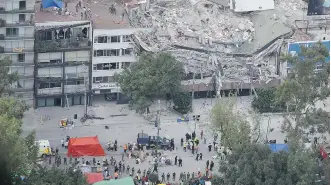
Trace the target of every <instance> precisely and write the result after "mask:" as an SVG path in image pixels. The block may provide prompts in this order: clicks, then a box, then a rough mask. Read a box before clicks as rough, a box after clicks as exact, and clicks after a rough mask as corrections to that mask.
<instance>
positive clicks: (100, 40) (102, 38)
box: [97, 36, 107, 43]
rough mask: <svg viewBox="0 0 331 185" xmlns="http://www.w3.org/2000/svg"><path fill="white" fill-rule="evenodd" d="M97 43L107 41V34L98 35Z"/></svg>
mask: <svg viewBox="0 0 331 185" xmlns="http://www.w3.org/2000/svg"><path fill="white" fill-rule="evenodd" d="M97 43H107V36H101V37H98V40H97Z"/></svg>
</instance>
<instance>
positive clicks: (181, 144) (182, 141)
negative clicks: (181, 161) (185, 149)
mask: <svg viewBox="0 0 331 185" xmlns="http://www.w3.org/2000/svg"><path fill="white" fill-rule="evenodd" d="M183 143H184V139H183V138H181V139H180V146H183Z"/></svg>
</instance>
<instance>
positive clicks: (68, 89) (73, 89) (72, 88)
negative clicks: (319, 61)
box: [64, 84, 86, 94]
mask: <svg viewBox="0 0 331 185" xmlns="http://www.w3.org/2000/svg"><path fill="white" fill-rule="evenodd" d="M85 90H86V87H85V85H84V84H82V85H66V86H64V93H66V94H75V93H83V92H85Z"/></svg>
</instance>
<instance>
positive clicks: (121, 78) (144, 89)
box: [117, 53, 184, 113]
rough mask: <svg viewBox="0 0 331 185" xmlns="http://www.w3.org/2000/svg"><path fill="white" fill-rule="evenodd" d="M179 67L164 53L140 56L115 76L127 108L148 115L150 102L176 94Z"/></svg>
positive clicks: (180, 72)
mask: <svg viewBox="0 0 331 185" xmlns="http://www.w3.org/2000/svg"><path fill="white" fill-rule="evenodd" d="M183 72H184V71H183V66H182V64H181V63H180V62H178V61H177V60H176V59H175V58H174V57H172V56H171V55H170V54H168V53H156V54H153V53H144V54H142V55H141V56H140V57H139V60H138V62H135V63H133V64H132V65H131V66H130V68H129V69H125V70H124V71H123V72H122V73H121V74H119V75H118V77H117V81H118V83H119V85H120V87H121V89H122V92H123V93H124V94H125V95H126V96H128V97H129V98H130V99H131V101H130V104H131V106H132V107H133V108H134V109H135V110H137V111H139V112H141V113H144V112H146V111H147V113H149V106H150V105H151V104H152V102H153V99H154V98H155V97H159V96H165V95H166V94H167V93H169V94H170V93H171V92H176V91H177V90H178V89H179V88H180V85H181V80H182V78H183Z"/></svg>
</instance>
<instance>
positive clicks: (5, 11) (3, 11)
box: [0, 6, 35, 14]
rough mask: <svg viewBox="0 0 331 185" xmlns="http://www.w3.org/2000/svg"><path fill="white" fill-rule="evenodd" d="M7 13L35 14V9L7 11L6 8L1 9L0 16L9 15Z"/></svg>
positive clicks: (21, 8)
mask: <svg viewBox="0 0 331 185" xmlns="http://www.w3.org/2000/svg"><path fill="white" fill-rule="evenodd" d="M7 13H35V10H34V8H31V9H27V8H26V6H25V7H24V6H23V7H19V8H17V9H12V10H8V9H7V10H6V8H4V7H0V14H7Z"/></svg>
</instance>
